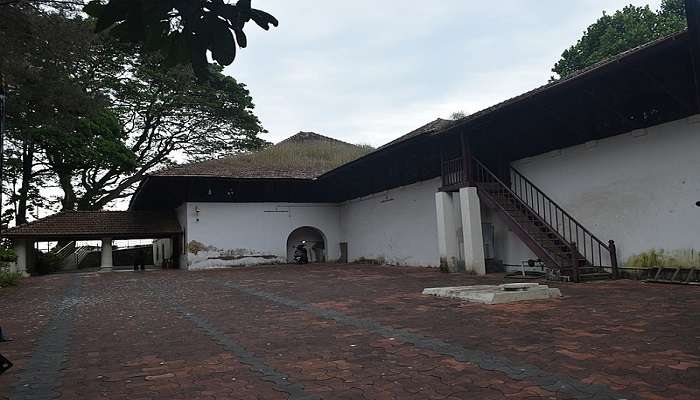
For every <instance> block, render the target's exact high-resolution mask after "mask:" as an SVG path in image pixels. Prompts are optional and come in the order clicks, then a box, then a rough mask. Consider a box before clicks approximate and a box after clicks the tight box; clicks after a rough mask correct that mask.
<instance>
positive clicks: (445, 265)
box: [435, 192, 461, 272]
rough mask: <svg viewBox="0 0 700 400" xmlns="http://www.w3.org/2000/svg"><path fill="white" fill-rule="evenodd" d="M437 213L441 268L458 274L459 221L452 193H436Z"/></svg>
mask: <svg viewBox="0 0 700 400" xmlns="http://www.w3.org/2000/svg"><path fill="white" fill-rule="evenodd" d="M435 209H436V211H437V229H438V232H437V233H438V236H437V237H438V250H439V252H440V268H441V269H444V270H447V271H449V272H458V271H459V270H460V269H461V268H460V262H459V248H458V247H457V246H458V240H457V224H456V222H457V220H456V216H455V212H454V206H453V203H452V193H446V192H437V193H435Z"/></svg>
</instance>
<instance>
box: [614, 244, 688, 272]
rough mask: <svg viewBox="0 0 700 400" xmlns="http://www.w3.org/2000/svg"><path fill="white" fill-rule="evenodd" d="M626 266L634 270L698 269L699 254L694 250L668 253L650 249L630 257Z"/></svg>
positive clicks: (679, 250)
mask: <svg viewBox="0 0 700 400" xmlns="http://www.w3.org/2000/svg"><path fill="white" fill-rule="evenodd" d="M626 265H627V266H628V267H634V268H655V267H670V268H672V267H676V268H692V267H700V252H698V251H697V250H695V249H678V250H673V251H669V252H667V251H665V250H664V249H658V250H657V249H651V250H649V251H646V252H644V253H641V254H637V255H634V256H632V257H630V258H629V259H628V260H627V263H626Z"/></svg>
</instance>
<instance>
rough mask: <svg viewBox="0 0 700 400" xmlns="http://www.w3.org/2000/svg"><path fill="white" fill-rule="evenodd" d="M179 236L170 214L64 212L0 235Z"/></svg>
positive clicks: (79, 236) (53, 238)
mask: <svg viewBox="0 0 700 400" xmlns="http://www.w3.org/2000/svg"><path fill="white" fill-rule="evenodd" d="M180 233H182V228H181V227H180V223H179V222H178V220H177V218H176V216H175V214H174V213H173V212H160V211H67V212H61V213H58V214H54V215H51V216H48V217H46V218H42V219H38V220H36V221H32V222H30V223H27V224H23V225H20V226H17V227H14V228H11V229H8V230H7V231H6V232H3V234H2V236H3V237H7V238H10V239H35V240H36V239H43V240H55V239H64V238H65V239H73V240H78V239H83V240H86V239H102V238H112V239H147V238H159V237H168V236H172V235H176V234H180Z"/></svg>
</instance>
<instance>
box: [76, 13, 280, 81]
mask: <svg viewBox="0 0 700 400" xmlns="http://www.w3.org/2000/svg"><path fill="white" fill-rule="evenodd" d="M84 10H85V12H87V13H88V14H90V15H92V16H93V17H96V18H97V25H96V30H97V31H98V32H101V31H104V30H108V31H109V32H110V34H111V35H113V36H114V37H117V38H119V39H120V40H122V41H125V42H129V43H135V44H139V45H142V46H143V48H144V50H145V51H157V52H158V53H160V54H163V55H164V56H165V57H164V58H163V59H162V61H163V64H164V65H165V66H167V67H172V66H175V65H182V64H189V65H190V66H191V67H192V70H193V71H194V72H195V74H196V75H197V76H198V77H199V78H202V79H208V78H209V77H210V76H211V75H210V73H209V71H210V70H209V68H208V65H209V64H208V61H207V52H210V54H211V57H212V59H213V60H214V61H215V62H216V63H218V64H219V65H220V66H226V65H229V64H231V63H233V61H234V59H235V58H236V47H237V46H238V47H241V48H244V47H246V46H247V44H248V40H247V38H246V35H245V33H244V32H243V28H244V26H245V24H246V23H248V22H249V21H251V20H252V21H254V22H255V23H256V24H257V25H258V26H260V27H261V28H263V29H265V30H268V29H270V25H273V26H277V25H278V21H277V19H276V18H275V17H273V16H272V15H270V14H268V13H266V12H264V11H261V10H258V9H255V8H252V7H251V0H239V1H237V2H236V3H235V4H229V3H228V2H225V1H224V0H159V1H154V0H107V1H106V2H105V1H102V0H93V1H90V2H89V3H88V4H87V5H86V6H85V9H84Z"/></svg>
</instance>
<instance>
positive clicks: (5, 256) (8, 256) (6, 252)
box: [0, 247, 17, 262]
mask: <svg viewBox="0 0 700 400" xmlns="http://www.w3.org/2000/svg"><path fill="white" fill-rule="evenodd" d="M14 261H17V254H15V250H14V249H11V248H8V247H0V262H14Z"/></svg>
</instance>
